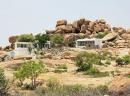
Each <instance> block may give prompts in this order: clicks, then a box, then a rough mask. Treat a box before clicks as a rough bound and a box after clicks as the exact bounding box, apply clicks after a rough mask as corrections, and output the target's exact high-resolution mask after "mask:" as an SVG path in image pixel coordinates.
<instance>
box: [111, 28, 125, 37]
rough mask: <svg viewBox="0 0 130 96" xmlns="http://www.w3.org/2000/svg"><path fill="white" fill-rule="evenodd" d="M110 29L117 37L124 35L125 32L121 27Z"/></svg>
mask: <svg viewBox="0 0 130 96" xmlns="http://www.w3.org/2000/svg"><path fill="white" fill-rule="evenodd" d="M112 29H113V31H114V32H117V33H118V34H119V35H122V34H123V33H126V30H125V29H124V28H122V27H113V28H112Z"/></svg>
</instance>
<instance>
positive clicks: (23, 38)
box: [18, 34, 35, 42]
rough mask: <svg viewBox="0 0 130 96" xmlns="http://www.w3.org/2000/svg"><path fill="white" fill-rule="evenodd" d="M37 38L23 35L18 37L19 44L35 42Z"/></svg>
mask: <svg viewBox="0 0 130 96" xmlns="http://www.w3.org/2000/svg"><path fill="white" fill-rule="evenodd" d="M34 40H35V37H34V36H33V35H32V34H22V35H20V36H18V41H19V42H34Z"/></svg>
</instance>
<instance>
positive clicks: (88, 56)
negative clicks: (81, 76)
mask: <svg viewBox="0 0 130 96" xmlns="http://www.w3.org/2000/svg"><path fill="white" fill-rule="evenodd" d="M75 62H76V66H77V67H78V70H77V71H87V70H89V69H90V68H92V65H93V64H96V63H98V62H99V59H98V57H97V54H94V53H88V52H80V53H79V54H78V55H77V57H76V60H75Z"/></svg>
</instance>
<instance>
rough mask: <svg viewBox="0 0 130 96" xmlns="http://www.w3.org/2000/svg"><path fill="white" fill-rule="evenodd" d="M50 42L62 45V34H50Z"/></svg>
mask: <svg viewBox="0 0 130 96" xmlns="http://www.w3.org/2000/svg"><path fill="white" fill-rule="evenodd" d="M50 40H51V42H52V43H54V45H62V44H63V42H64V37H63V36H62V35H58V34H55V35H52V36H51V38H50Z"/></svg>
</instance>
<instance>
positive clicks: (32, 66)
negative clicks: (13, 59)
mask: <svg viewBox="0 0 130 96" xmlns="http://www.w3.org/2000/svg"><path fill="white" fill-rule="evenodd" d="M42 72H44V65H43V64H42V62H41V61H32V60H30V61H26V62H24V63H23V65H22V66H21V67H20V68H19V69H18V70H17V72H16V73H15V74H14V75H15V77H16V78H17V79H19V80H20V82H21V84H23V83H22V82H23V80H24V79H26V78H29V79H31V81H32V89H35V88H36V79H37V77H38V76H39V75H40V74H41V73H42Z"/></svg>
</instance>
